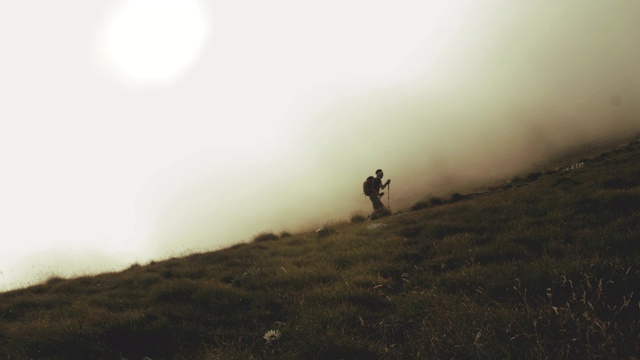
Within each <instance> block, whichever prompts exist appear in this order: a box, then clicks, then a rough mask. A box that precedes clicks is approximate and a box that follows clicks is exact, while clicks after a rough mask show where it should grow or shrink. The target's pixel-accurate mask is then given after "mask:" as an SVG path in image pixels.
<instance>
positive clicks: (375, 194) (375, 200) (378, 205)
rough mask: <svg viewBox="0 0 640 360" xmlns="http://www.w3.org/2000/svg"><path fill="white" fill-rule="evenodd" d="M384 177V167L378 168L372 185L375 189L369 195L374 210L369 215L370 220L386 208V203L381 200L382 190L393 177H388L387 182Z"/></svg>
mask: <svg viewBox="0 0 640 360" xmlns="http://www.w3.org/2000/svg"><path fill="white" fill-rule="evenodd" d="M383 177H384V172H383V171H382V169H378V170H376V176H375V178H374V179H373V182H372V185H371V186H372V189H373V191H372V192H371V195H369V200H371V205H373V212H372V213H371V214H370V215H369V220H373V219H375V218H376V217H377V216H378V215H379V214H380V213H381V212H383V211H385V210H386V208H385V207H384V204H383V203H382V201H381V200H380V198H381V197H382V196H383V195H384V193H381V192H380V190H384V189H385V188H386V187H387V186H388V185H389V184H390V183H391V179H388V180H387V182H385V183H384V184H383V183H382V178H383Z"/></svg>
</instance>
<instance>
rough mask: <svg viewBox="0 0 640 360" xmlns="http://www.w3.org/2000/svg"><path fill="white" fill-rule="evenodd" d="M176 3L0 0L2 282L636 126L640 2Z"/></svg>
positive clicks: (136, 253)
mask: <svg viewBox="0 0 640 360" xmlns="http://www.w3.org/2000/svg"><path fill="white" fill-rule="evenodd" d="M172 1H173V0H166V1H164V2H161V3H162V4H164V5H163V6H167V9H169V10H170V11H169V10H168V11H167V12H166V13H164V15H163V14H162V13H160V12H158V13H157V14H158V15H157V19H155V20H154V22H148V23H144V21H142V20H144V19H146V18H145V17H144V16H143V17H142V18H140V19H142V20H140V19H138V18H136V16H141V15H139V14H138V13H136V11H140V10H139V9H143V10H142V13H146V12H145V9H147V10H148V9H150V8H149V7H152V6H154V5H153V2H148V1H145V0H138V1H132V2H129V3H126V2H122V3H117V4H116V3H112V2H107V1H102V2H91V4H82V5H79V4H77V3H75V2H71V1H61V2H57V3H56V5H52V4H49V3H45V2H37V1H26V2H17V1H6V0H5V1H2V0H0V43H3V44H5V45H3V48H4V49H3V57H2V58H1V59H0V79H3V80H2V82H1V83H0V99H2V100H0V101H2V104H3V105H2V106H1V107H0V150H1V152H0V164H1V165H0V166H2V174H3V176H2V178H0V198H1V199H2V201H1V204H0V246H1V247H2V249H0V291H1V290H5V289H11V288H15V287H20V286H26V285H29V284H33V283H36V282H38V281H43V280H46V279H47V278H48V277H50V276H78V275H84V274H95V273H99V272H104V271H117V270H119V269H122V268H124V267H126V266H128V265H130V264H132V263H134V262H138V263H145V262H148V261H150V260H152V259H155V260H158V259H163V258H167V257H171V256H180V255H184V254H187V253H190V252H197V251H209V250H216V249H220V248H223V247H226V246H230V245H232V244H235V243H238V242H248V241H251V239H252V237H253V236H254V235H256V234H257V233H259V232H261V231H273V232H275V233H279V232H281V231H289V232H296V231H305V230H310V229H315V228H317V227H319V226H322V225H324V224H326V223H329V222H331V221H341V220H347V219H348V218H349V216H350V215H351V214H353V213H357V212H359V213H362V214H366V213H368V212H369V211H370V207H371V204H370V202H369V201H368V200H367V199H366V198H365V197H364V196H363V195H362V191H361V184H362V181H363V180H364V179H365V178H366V177H367V176H368V175H372V174H373V173H374V171H375V170H376V169H378V168H382V169H383V170H384V172H385V178H390V179H392V182H391V188H390V194H389V195H390V196H389V199H390V206H391V208H392V209H393V210H394V211H396V210H403V209H407V208H408V207H410V206H411V205H412V204H413V203H415V202H417V201H418V200H420V199H422V198H424V197H425V196H430V195H446V194H448V193H449V192H452V191H463V190H466V189H470V188H473V187H474V186H479V185H482V184H486V183H490V182H493V181H500V180H507V179H509V178H511V177H512V176H513V175H515V174H519V173H521V172H524V171H528V170H532V169H534V168H535V166H536V164H539V163H540V161H541V160H543V159H545V158H546V157H548V156H550V155H552V154H554V153H557V152H559V151H561V150H562V149H566V148H568V147H571V146H574V145H577V144H580V143H583V142H586V141H590V140H593V139H597V138H601V137H606V136H611V135H619V134H628V133H635V132H637V131H638V130H640V66H638V64H640V43H639V42H638V41H637V38H638V36H639V35H640V22H638V21H637V19H639V18H640V3H638V2H632V1H607V2H605V1H596V0H581V1H569V2H563V3H558V2H555V1H539V2H527V3H524V2H513V1H495V0H494V1H483V2H472V1H424V2H410V1H393V2H391V1H377V2H359V1H340V2H332V1H308V2H276V1H263V2H257V1H256V2H252V1H244V2H237V3H236V4H233V3H229V2H217V1H210V2H198V1H191V2H189V1H186V2H184V4H188V7H187V5H176V4H180V3H179V2H172ZM132 4H133V5H135V6H133V5H132ZM127 6H130V7H127ZM34 9H35V10H34ZM123 9H124V10H123ZM136 9H137V10H136ZM176 9H179V11H177V10H176ZM72 10H73V11H72ZM127 11H128V12H127ZM176 13H180V14H181V15H180V16H182V17H183V18H184V23H182V25H181V23H178V20H176V19H173V18H171V17H169V18H168V19H173V20H175V22H167V21H165V17H166V16H170V15H167V14H176ZM71 14H73V15H71ZM122 14H129V15H127V16H124V15H122ZM131 14H133V15H131ZM136 14H138V15H136ZM154 14H155V13H154ZM190 14H191V15H190ZM193 14H195V17H190V16H192V15H193ZM134 15H135V16H134ZM163 16H165V17H163ZM158 19H159V20H158ZM152 20H153V19H152ZM114 24H115V25H114ZM127 24H128V25H127ZM184 24H191V25H189V26H186V25H184ZM144 25H146V28H151V29H152V30H154V29H155V32H152V33H148V32H144V31H142V30H140V29H145V26H144ZM167 28H169V29H175V30H167ZM114 29H115V30H114ZM179 29H183V30H184V31H182V30H181V32H178V30H179ZM137 31H142V32H140V33H138V32H137ZM132 34H134V35H135V34H138V36H139V37H140V38H139V39H138V40H137V41H139V42H138V43H135V42H131V41H133V40H136V39H137V38H136V37H135V36H133V35H132ZM158 34H160V35H161V36H162V39H169V40H167V41H166V42H165V41H159V40H158V39H157V38H154V36H157V35H158ZM174 35H175V39H174ZM131 39H133V40H131ZM181 39H182V40H181ZM152 40H153V41H152ZM187 40H188V41H187ZM141 44H143V45H145V46H141ZM148 44H151V45H149V46H147V45H148ZM153 44H161V45H157V46H156V45H153ZM167 44H169V45H171V46H174V47H169V45H167ZM172 44H173V45H172ZM185 44H186V45H185ZM152 45H153V46H152ZM140 48H143V49H146V50H145V51H142V50H140ZM174 53H175V54H179V55H180V56H175V57H174V56H172V54H174ZM384 202H385V204H386V203H387V197H386V196H385V199H384Z"/></svg>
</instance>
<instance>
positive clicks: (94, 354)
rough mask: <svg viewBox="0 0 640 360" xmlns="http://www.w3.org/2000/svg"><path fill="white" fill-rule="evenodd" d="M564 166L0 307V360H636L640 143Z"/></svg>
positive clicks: (59, 284) (56, 280) (70, 282)
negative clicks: (269, 336)
mask: <svg viewBox="0 0 640 360" xmlns="http://www.w3.org/2000/svg"><path fill="white" fill-rule="evenodd" d="M572 161H574V162H577V161H584V163H585V164H584V167H581V168H578V169H574V170H570V171H554V172H542V171H541V172H533V173H530V175H528V176H521V177H516V178H514V181H511V182H510V184H509V185H508V186H499V187H495V188H493V189H494V190H495V191H491V192H479V193H477V194H475V195H473V196H471V195H469V194H466V195H465V194H459V193H455V194H454V195H452V196H451V198H450V199H449V200H443V199H440V198H430V199H427V200H424V201H423V202H421V203H418V204H422V205H417V204H416V205H415V206H414V207H413V208H412V210H410V211H408V212H405V213H401V214H396V215H394V216H388V217H384V218H381V219H378V220H376V221H364V219H362V217H363V216H362V215H359V214H354V215H352V217H351V219H350V221H343V222H332V223H328V224H327V225H326V226H324V230H325V231H324V232H322V234H318V233H316V232H309V233H297V234H291V233H282V234H280V236H278V235H275V234H274V233H272V232H263V233H261V234H258V235H256V236H255V237H254V241H253V242H251V243H244V244H238V245H235V246H232V247H230V248H227V249H224V250H220V251H215V252H209V253H200V254H193V255H190V256H186V257H183V258H174V259H168V260H165V261H158V262H152V263H150V264H146V265H135V266H132V267H130V268H129V269H127V270H125V271H122V272H118V273H106V274H100V275H96V276H86V277H80V278H74V279H63V278H60V277H55V276H54V277H52V278H51V279H49V280H48V281H47V282H46V283H43V284H41V285H37V286H32V287H29V288H25V289H20V290H15V291H10V292H6V293H2V294H0V358H2V359H71V358H78V359H80V358H81V359H121V358H123V357H125V358H127V359H143V358H144V357H145V356H146V357H149V358H151V359H154V360H155V359H249V358H253V359H271V358H277V359H339V358H343V359H407V358H416V359H417V358H425V359H440V358H442V359H450V358H476V359H493V358H504V359H510V358H511V359H516V358H517V359H540V358H550V359H573V358H591V359H596V358H605V359H614V358H616V359H617V358H625V359H634V358H635V359H637V358H638V354H640V345H639V344H640V342H638V338H639V336H640V251H639V248H640V220H639V219H640V218H639V216H640V143H638V142H634V143H630V144H629V145H627V146H625V147H616V148H615V150H610V151H607V152H601V153H598V154H594V155H593V156H592V157H589V158H586V159H584V158H583V157H577V158H576V159H572ZM558 167H559V168H566V167H568V166H567V164H564V163H563V164H558ZM423 205H424V206H423ZM372 223H382V224H384V225H385V226H383V227H375V228H371V227H370V225H371V224H372ZM269 330H274V331H275V330H277V331H278V332H279V333H280V334H281V337H280V338H279V339H278V340H277V341H272V342H271V343H268V342H267V341H265V338H264V336H265V334H266V333H267V331H269Z"/></svg>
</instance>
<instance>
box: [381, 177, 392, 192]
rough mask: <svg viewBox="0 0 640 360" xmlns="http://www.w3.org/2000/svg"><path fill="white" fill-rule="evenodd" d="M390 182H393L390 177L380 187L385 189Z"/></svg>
mask: <svg viewBox="0 0 640 360" xmlns="http://www.w3.org/2000/svg"><path fill="white" fill-rule="evenodd" d="M390 183H391V179H388V180H387V182H386V183H384V185H382V186H381V187H380V189H382V190H384V188H386V187H387V185H389V184H390Z"/></svg>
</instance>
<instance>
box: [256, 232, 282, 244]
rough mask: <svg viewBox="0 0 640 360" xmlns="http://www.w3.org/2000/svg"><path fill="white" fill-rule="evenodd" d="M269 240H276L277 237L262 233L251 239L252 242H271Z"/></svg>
mask: <svg viewBox="0 0 640 360" xmlns="http://www.w3.org/2000/svg"><path fill="white" fill-rule="evenodd" d="M271 240H278V235H276V234H274V233H272V232H262V233H260V234H258V235H256V236H255V237H254V238H253V241H254V242H264V241H271Z"/></svg>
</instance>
